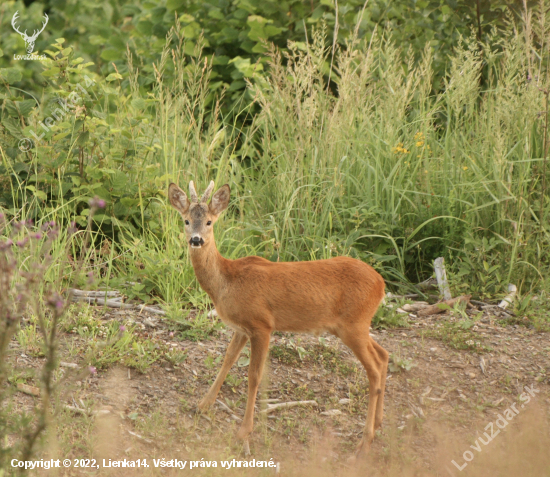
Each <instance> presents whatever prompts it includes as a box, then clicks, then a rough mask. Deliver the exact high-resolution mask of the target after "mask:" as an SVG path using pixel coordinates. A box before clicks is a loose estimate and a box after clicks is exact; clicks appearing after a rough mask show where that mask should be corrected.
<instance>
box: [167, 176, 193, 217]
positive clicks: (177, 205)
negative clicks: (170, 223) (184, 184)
mask: <svg viewBox="0 0 550 477" xmlns="http://www.w3.org/2000/svg"><path fill="white" fill-rule="evenodd" d="M168 197H169V199H170V204H172V207H174V209H176V210H177V211H178V212H179V213H180V214H185V213H186V212H187V211H188V210H189V206H190V205H191V204H190V202H189V199H188V198H187V196H186V195H185V192H183V191H182V190H181V189H180V188H179V187H178V186H177V185H176V184H174V183H172V184H170V185H169V186H168Z"/></svg>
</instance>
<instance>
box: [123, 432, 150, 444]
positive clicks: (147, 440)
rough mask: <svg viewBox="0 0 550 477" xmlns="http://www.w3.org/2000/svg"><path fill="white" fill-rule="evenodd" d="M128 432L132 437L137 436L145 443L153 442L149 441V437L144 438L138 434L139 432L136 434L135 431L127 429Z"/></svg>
mask: <svg viewBox="0 0 550 477" xmlns="http://www.w3.org/2000/svg"><path fill="white" fill-rule="evenodd" d="M128 434H131V435H133V436H134V437H137V438H138V439H141V440H142V441H144V442H147V444H153V441H151V440H149V439H146V438H145V437H143V436H140V435H139V434H136V433H135V432H132V431H130V430H128Z"/></svg>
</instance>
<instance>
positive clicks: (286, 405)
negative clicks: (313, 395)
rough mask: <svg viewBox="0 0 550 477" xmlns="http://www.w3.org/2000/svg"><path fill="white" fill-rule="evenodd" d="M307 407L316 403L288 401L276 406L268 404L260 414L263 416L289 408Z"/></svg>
mask: <svg viewBox="0 0 550 477" xmlns="http://www.w3.org/2000/svg"><path fill="white" fill-rule="evenodd" d="M307 405H310V406H317V401H290V402H281V403H278V404H268V405H267V409H263V410H262V411H260V412H261V413H264V414H270V413H272V412H274V411H277V410H279V409H290V408H291V407H296V406H307Z"/></svg>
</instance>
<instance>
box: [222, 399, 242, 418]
mask: <svg viewBox="0 0 550 477" xmlns="http://www.w3.org/2000/svg"><path fill="white" fill-rule="evenodd" d="M216 402H217V403H218V404H219V405H220V407H221V408H222V409H223V410H224V411H226V412H228V413H229V414H230V415H231V417H232V418H233V420H234V421H242V419H241V418H240V417H239V416H236V415H235V414H233V411H232V410H231V408H230V407H229V406H228V405H227V404H225V403H224V402H222V401H220V400H219V399H216Z"/></svg>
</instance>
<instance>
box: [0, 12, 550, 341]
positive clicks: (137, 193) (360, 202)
mask: <svg viewBox="0 0 550 477" xmlns="http://www.w3.org/2000/svg"><path fill="white" fill-rule="evenodd" d="M535 13H536V14H537V15H538V14H540V15H544V13H543V12H538V13H537V11H535ZM542 18H543V17H541V19H542ZM540 24H541V22H539V21H537V22H525V23H521V22H520V23H518V25H517V26H516V27H517V28H518V31H520V32H521V34H515V32H514V30H513V28H509V29H508V30H507V31H506V32H503V33H502V34H501V35H500V36H499V38H493V39H492V40H491V41H489V42H488V43H487V44H484V45H478V44H477V42H476V41H475V40H474V39H471V38H470V39H468V38H467V39H465V40H464V42H463V43H461V44H460V45H458V46H457V47H456V48H455V51H454V54H453V56H452V57H451V58H450V65H451V66H450V68H449V70H448V73H447V77H446V80H445V81H446V87H445V88H444V89H442V90H441V91H440V92H438V93H437V94H434V93H433V92H432V90H431V84H432V81H431V79H432V76H433V73H434V59H433V58H432V57H431V56H429V55H425V57H424V58H423V60H422V61H421V62H420V63H419V64H418V66H416V67H413V62H412V59H411V58H408V55H409V53H408V52H407V51H406V50H404V49H400V48H399V47H397V46H396V45H395V44H393V43H392V42H391V41H390V39H389V37H388V35H389V33H387V32H386V33H379V34H377V35H374V36H373V38H372V41H371V42H370V43H364V42H361V41H352V42H350V44H349V46H348V47H347V48H343V49H340V50H338V51H336V52H335V57H334V65H335V70H334V73H333V75H332V81H333V84H327V76H326V64H327V63H328V62H329V61H332V58H331V52H330V51H329V50H327V48H326V47H325V45H326V41H327V39H326V38H325V36H324V33H323V31H322V30H319V31H317V32H316V33H315V34H314V35H313V36H312V38H310V39H309V46H308V48H307V49H305V50H304V49H301V48H300V47H299V46H300V45H291V46H290V51H291V58H292V59H291V60H289V61H287V62H283V61H282V60H281V58H280V57H279V55H278V54H277V53H276V52H275V51H272V52H271V65H270V74H269V76H268V77H267V78H266V79H265V80H259V79H255V80H252V82H251V84H250V86H249V91H248V94H250V95H252V96H253V97H254V98H255V103H256V106H258V108H257V110H258V111H259V112H258V113H257V114H255V115H251V116H247V115H248V114H249V113H250V111H243V112H241V113H240V114H241V115H242V118H241V119H243V118H244V117H245V116H246V127H245V128H240V129H237V128H236V127H235V124H236V123H234V122H230V120H229V119H226V118H224V117H223V116H222V115H221V114H220V109H216V108H215V107H214V109H212V107H211V106H209V105H211V104H215V103H212V101H211V99H212V98H211V96H210V90H209V88H208V83H209V72H210V70H209V66H208V65H206V66H205V63H204V59H203V58H202V57H201V56H200V51H199V50H197V55H198V56H197V57H196V58H195V59H192V60H190V61H188V60H187V59H186V58H185V57H184V56H183V55H181V54H180V53H178V52H177V51H174V56H172V49H171V48H172V46H171V43H170V42H167V46H166V48H165V50H164V53H163V58H164V59H165V60H164V61H168V58H172V59H171V60H170V61H171V62H173V65H172V66H171V67H173V69H174V72H173V73H171V74H172V75H173V76H174V77H178V78H181V81H175V82H168V81H166V82H165V81H164V78H163V74H162V71H163V69H162V68H160V70H159V74H158V76H157V80H156V82H155V83H154V84H153V85H152V86H151V91H150V92H149V93H148V94H147V95H146V96H145V97H142V95H143V93H142V91H141V89H140V85H139V83H138V82H137V79H136V75H135V73H136V69H135V66H134V65H133V64H129V65H128V68H127V69H126V71H124V72H123V73H122V77H123V80H120V79H117V78H114V77H111V78H109V80H107V79H106V78H103V77H101V76H98V75H96V74H94V73H93V72H92V71H90V70H88V68H84V67H82V68H81V67H80V66H81V65H77V66H75V67H74V68H72V69H71V70H70V71H67V72H66V76H65V75H53V76H51V77H49V80H48V81H49V83H48V85H47V87H46V89H47V91H48V94H50V95H59V96H61V97H67V96H68V95H69V94H70V92H71V91H72V90H73V89H75V87H76V86H75V85H76V84H80V83H82V84H84V83H83V82H85V83H86V90H87V92H88V96H85V97H83V98H81V99H80V100H79V101H80V102H79V104H80V105H82V106H85V107H86V108H87V109H86V110H87V111H90V112H91V113H90V115H88V116H82V115H81V114H80V115H79V116H76V115H74V114H73V115H67V117H66V118H65V119H64V121H63V122H59V123H57V124H55V125H54V126H53V127H52V131H51V134H50V133H48V135H46V136H45V138H44V141H43V143H42V145H41V146H40V147H38V148H35V149H32V150H31V151H29V153H28V154H25V155H23V154H18V155H16V156H14V157H12V156H10V155H8V154H7V152H6V150H5V149H4V148H2V149H1V150H0V156H1V158H2V167H3V168H4V169H3V170H4V172H5V174H4V178H3V179H2V180H3V182H2V184H3V185H4V190H5V191H9V194H8V195H7V196H4V198H3V199H2V200H3V202H2V203H1V204H2V205H1V208H2V211H3V213H5V214H6V215H7V217H8V218H9V219H10V220H11V219H17V220H24V219H28V218H34V219H35V221H36V222H37V225H38V226H41V225H43V224H45V223H46V221H51V220H55V221H56V222H57V223H58V224H60V225H61V227H60V231H59V239H58V240H57V241H56V242H55V243H54V244H53V246H52V250H51V251H50V254H51V257H52V260H51V263H50V264H49V265H48V267H49V268H48V272H47V274H46V275H47V277H48V279H49V280H52V281H54V280H55V279H57V278H58V277H62V278H63V280H64V281H65V282H68V281H70V280H73V279H76V281H77V284H80V285H82V286H86V281H87V278H86V275H85V274H84V273H82V274H80V275H79V276H76V277H75V276H74V275H75V270H74V268H73V267H71V265H70V261H66V260H64V259H65V258H66V257H67V256H70V257H72V258H73V259H74V258H76V257H77V256H79V254H80V252H81V251H82V249H83V236H84V234H83V231H82V230H79V231H77V233H76V234H73V235H70V234H68V233H67V230H66V229H67V226H68V225H69V223H70V222H71V221H73V220H75V221H76V223H77V225H78V227H79V228H80V229H82V228H83V227H84V226H85V224H86V223H87V221H88V217H89V215H90V211H91V210H90V206H89V203H88V200H89V199H90V198H91V197H93V196H94V195H99V196H100V197H101V198H103V199H104V200H105V201H106V208H105V209H104V210H100V211H97V213H96V215H95V217H94V219H93V225H94V226H93V228H92V232H91V237H90V239H91V245H92V247H89V248H87V249H86V250H85V251H84V256H85V258H86V267H85V269H84V270H83V272H86V273H87V272H88V271H90V272H91V271H93V273H94V279H95V283H94V284H95V285H97V284H98V283H101V284H107V285H109V286H112V287H115V288H119V289H121V290H122V291H124V292H125V293H126V294H127V295H128V296H130V297H136V298H138V299H140V300H143V301H150V302H152V301H154V302H159V303H161V304H163V305H164V307H165V308H166V309H170V310H171V312H172V313H173V314H177V312H178V311H181V310H182V309H184V308H188V307H189V306H192V307H196V308H199V309H206V308H207V306H209V305H210V301H209V299H208V297H207V295H206V294H205V293H204V292H203V291H202V290H201V289H200V287H199V286H198V283H197V281H196V279H195V276H194V273H193V269H192V267H191V264H190V262H189V259H188V256H187V251H186V250H187V246H186V244H185V241H184V240H183V238H182V224H181V218H180V217H179V216H178V215H177V213H176V212H174V211H173V210H171V209H170V207H168V204H167V201H166V190H167V186H168V183H169V182H171V181H174V182H177V183H179V184H180V185H181V186H182V187H184V188H185V187H186V186H187V184H188V182H189V180H194V181H195V183H196V184H197V187H198V188H199V189H203V188H204V187H205V185H206V184H207V183H208V181H209V180H211V179H213V180H215V181H216V184H217V185H218V186H220V185H222V184H223V183H226V182H227V183H229V185H230V186H231V191H232V202H231V206H230V209H229V211H228V212H227V213H226V214H225V215H224V216H223V217H222V218H221V219H220V221H219V222H218V224H217V226H216V236H217V243H218V246H219V248H220V251H221V252H222V254H224V256H226V257H229V258H238V257H242V256H246V255H252V254H258V255H260V256H263V257H266V258H269V259H271V260H312V259H320V258H329V257H333V256H337V255H349V256H353V257H357V258H359V259H361V260H363V261H365V262H367V263H370V264H372V265H373V266H374V267H375V268H376V269H377V270H378V271H380V272H381V273H382V274H383V276H384V278H385V279H386V281H387V283H388V285H389V287H392V288H400V287H409V288H410V282H413V283H414V282H417V281H420V280H421V279H424V278H426V277H427V276H429V275H431V273H432V261H433V259H434V258H436V257H438V256H445V257H446V258H447V264H448V265H447V266H448V272H449V276H450V278H451V283H452V286H453V291H454V292H463V291H469V292H471V293H472V294H473V295H474V296H475V297H481V298H485V297H497V296H499V294H502V293H504V292H505V290H506V287H507V285H508V283H515V284H517V285H518V287H519V289H520V294H522V295H526V294H528V293H532V294H537V293H539V291H540V288H541V286H543V284H542V277H543V276H545V275H546V274H547V272H548V266H549V262H548V255H547V254H546V253H545V250H547V249H548V246H549V245H550V243H549V242H550V240H549V238H550V235H549V233H548V229H547V225H546V224H548V223H549V218H550V217H549V215H550V201H549V200H548V197H550V195H549V194H548V190H547V184H550V182H549V180H550V177H548V176H549V175H550V167H547V165H548V164H547V162H548V158H547V157H546V155H547V150H545V144H548V141H546V143H545V140H546V139H545V138H546V137H547V131H546V129H545V117H546V116H547V113H548V111H547V110H546V102H545V93H544V90H545V88H546V89H548V87H549V86H550V84H549V83H548V64H547V62H546V61H544V60H541V59H545V58H547V57H548V45H549V44H550V41H545V42H544V43H542V42H539V39H540V38H542V37H543V36H544V35H546V34H547V32H540V31H538V30H537V29H538V28H539V25H540ZM171 34H173V33H171ZM526 39H528V40H526ZM526 41H527V43H526ZM480 48H481V49H482V51H480ZM52 49H53V50H59V54H58V56H56V57H55V58H54V59H52V60H51V61H49V62H48V64H45V66H46V67H59V68H61V69H62V70H64V68H66V64H67V63H71V62H77V61H78V59H77V58H76V54H75V53H74V52H73V51H71V50H70V49H68V48H64V45H63V44H62V43H61V42H58V43H56V44H55V45H53V46H52ZM402 58H404V59H405V60H406V61H407V60H408V59H409V60H411V62H410V68H405V69H404V68H402V62H401V59H402ZM163 64H165V63H163ZM526 72H528V76H529V78H527V73H526ZM86 76H88V77H89V78H93V80H94V81H93V82H90V83H89V84H88V82H87V81H88V80H85V77H86ZM335 91H336V93H337V94H335ZM14 94H16V93H14ZM220 100H221V99H220ZM92 112H93V113H92ZM49 113H50V111H49V109H48V108H47V107H46V105H43V108H42V109H39V108H36V109H33V110H32V111H31V112H29V114H28V116H26V117H25V118H23V119H22V121H23V123H24V125H25V128H23V130H22V133H25V134H26V132H25V131H27V129H29V128H31V129H34V130H39V129H40V125H39V122H40V121H42V120H43V119H44V117H45V116H47V115H48V114H49ZM235 114H237V115H238V114H239V113H238V111H237V112H235ZM231 117H233V118H234V117H235V116H234V115H233V116H231ZM82 130H85V131H86V132H87V135H84V136H82V137H81V136H80V134H81V131H82ZM0 133H1V134H0V136H1V138H0V139H2V140H5V141H7V140H8V139H10V137H8V136H9V132H8V131H7V130H6V131H4V130H2V131H0ZM12 139H13V138H11V139H10V140H12ZM82 161H84V162H82ZM60 164H62V165H60ZM81 165H82V167H81ZM24 233H25V231H24V230H23V231H21V232H20V234H24ZM4 234H5V233H4ZM21 253H22V254H29V251H28V250H27V249H25V250H22V251H21ZM33 253H38V252H36V251H35V252H33ZM31 256H32V255H31ZM22 258H23V260H21V263H23V264H24V265H23V266H24V267H29V266H32V265H31V264H32V263H33V260H32V259H28V260H26V259H25V258H26V257H25V256H23V257H22ZM128 282H131V283H128ZM541 284H542V285H541ZM541 320H542V321H541V323H540V325H537V326H539V327H540V328H543V327H544V323H545V322H546V321H547V319H543V318H541ZM375 324H376V325H380V326H399V325H398V318H397V317H385V316H381V317H380V318H377V319H375ZM200 327H202V331H201V332H200V333H199V334H198V335H196V336H195V335H193V334H189V333H185V332H184V335H185V337H187V338H190V339H204V338H205V337H206V336H208V333H209V331H208V326H207V325H205V324H202V322H201V321H200V319H199V321H197V323H195V324H194V325H193V328H200Z"/></svg>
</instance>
